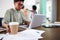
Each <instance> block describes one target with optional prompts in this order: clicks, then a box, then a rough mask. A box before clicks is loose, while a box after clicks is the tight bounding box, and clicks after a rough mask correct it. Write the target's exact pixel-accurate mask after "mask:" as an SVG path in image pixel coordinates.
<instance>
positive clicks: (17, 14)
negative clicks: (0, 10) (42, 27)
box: [2, 0, 29, 31]
mask: <svg viewBox="0 0 60 40" xmlns="http://www.w3.org/2000/svg"><path fill="white" fill-rule="evenodd" d="M23 3H24V0H14V6H15V8H11V9H9V10H7V11H6V14H5V16H4V19H3V20H2V26H3V27H6V29H7V31H8V30H9V27H8V26H9V25H8V24H9V22H19V24H20V25H21V24H22V23H23V20H25V21H26V22H27V23H29V20H28V19H27V18H25V17H24V16H23V15H22V12H21V11H20V9H21V8H22V5H23Z"/></svg>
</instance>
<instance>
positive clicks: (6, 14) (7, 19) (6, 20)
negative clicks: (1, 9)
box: [2, 10, 10, 23]
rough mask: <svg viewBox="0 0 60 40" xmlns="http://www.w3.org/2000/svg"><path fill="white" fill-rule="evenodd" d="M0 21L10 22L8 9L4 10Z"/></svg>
mask: <svg viewBox="0 0 60 40" xmlns="http://www.w3.org/2000/svg"><path fill="white" fill-rule="evenodd" d="M2 22H5V23H9V22H10V11H9V10H7V11H6V13H5V16H4V18H3V20H2Z"/></svg>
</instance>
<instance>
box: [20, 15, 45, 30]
mask: <svg viewBox="0 0 60 40" xmlns="http://www.w3.org/2000/svg"><path fill="white" fill-rule="evenodd" d="M44 18H45V15H40V14H35V15H34V16H33V18H32V20H31V23H30V25H29V26H28V27H27V25H21V26H20V27H22V28H25V29H27V28H35V27H38V26H41V24H42V23H43V20H44Z"/></svg>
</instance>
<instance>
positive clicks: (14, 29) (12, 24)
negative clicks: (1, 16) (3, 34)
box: [9, 22, 19, 34]
mask: <svg viewBox="0 0 60 40" xmlns="http://www.w3.org/2000/svg"><path fill="white" fill-rule="evenodd" d="M18 26H19V23H18V22H10V23H9V27H10V34H17V33H18Z"/></svg>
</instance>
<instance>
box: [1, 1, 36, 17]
mask: <svg viewBox="0 0 60 40" xmlns="http://www.w3.org/2000/svg"><path fill="white" fill-rule="evenodd" d="M35 4H36V0H25V2H24V5H25V8H27V9H29V10H31V9H32V5H35ZM13 7H14V4H13V0H0V17H4V15H5V12H6V10H7V9H10V8H13Z"/></svg>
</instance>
